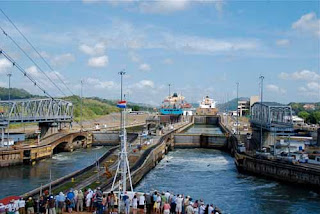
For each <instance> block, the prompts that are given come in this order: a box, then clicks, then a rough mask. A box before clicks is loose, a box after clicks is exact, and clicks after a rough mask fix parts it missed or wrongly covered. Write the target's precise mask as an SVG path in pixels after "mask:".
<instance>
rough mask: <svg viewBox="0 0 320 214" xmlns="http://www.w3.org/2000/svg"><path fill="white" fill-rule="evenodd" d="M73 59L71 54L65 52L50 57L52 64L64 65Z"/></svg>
mask: <svg viewBox="0 0 320 214" xmlns="http://www.w3.org/2000/svg"><path fill="white" fill-rule="evenodd" d="M75 60H76V59H75V57H74V56H73V54H71V53H65V54H61V55H58V56H55V57H54V58H53V59H52V64H53V65H55V66H65V65H68V64H70V63H72V62H74V61H75Z"/></svg>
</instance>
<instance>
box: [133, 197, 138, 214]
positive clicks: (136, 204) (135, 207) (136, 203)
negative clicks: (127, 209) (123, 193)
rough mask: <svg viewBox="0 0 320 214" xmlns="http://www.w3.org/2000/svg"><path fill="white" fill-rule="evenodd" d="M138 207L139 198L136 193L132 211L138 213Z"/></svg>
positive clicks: (134, 213)
mask: <svg viewBox="0 0 320 214" xmlns="http://www.w3.org/2000/svg"><path fill="white" fill-rule="evenodd" d="M137 209H138V198H137V195H136V194H135V195H134V196H133V199H132V213H133V214H136V213H137Z"/></svg>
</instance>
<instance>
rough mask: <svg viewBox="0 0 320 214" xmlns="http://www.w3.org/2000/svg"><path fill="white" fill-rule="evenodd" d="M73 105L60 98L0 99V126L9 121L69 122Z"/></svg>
mask: <svg viewBox="0 0 320 214" xmlns="http://www.w3.org/2000/svg"><path fill="white" fill-rule="evenodd" d="M72 120H73V105H72V103H71V102H68V101H65V100H60V99H25V100H10V101H0V127H1V128H4V127H7V126H8V124H10V123H30V122H33V123H55V122H71V121H72Z"/></svg>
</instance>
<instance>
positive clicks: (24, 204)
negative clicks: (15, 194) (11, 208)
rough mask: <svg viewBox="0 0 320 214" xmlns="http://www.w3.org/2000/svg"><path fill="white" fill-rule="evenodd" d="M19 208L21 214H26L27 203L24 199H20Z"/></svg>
mask: <svg viewBox="0 0 320 214" xmlns="http://www.w3.org/2000/svg"><path fill="white" fill-rule="evenodd" d="M18 206H19V214H25V213H26V208H25V207H26V201H25V200H24V199H23V198H20V200H19V201H18Z"/></svg>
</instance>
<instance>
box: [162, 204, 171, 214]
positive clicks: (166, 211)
mask: <svg viewBox="0 0 320 214" xmlns="http://www.w3.org/2000/svg"><path fill="white" fill-rule="evenodd" d="M170 208H171V207H170V204H169V202H168V201H166V202H165V203H164V205H163V214H170Z"/></svg>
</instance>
